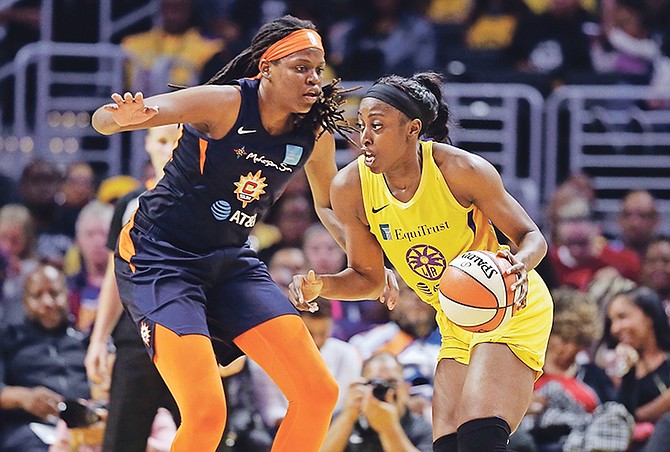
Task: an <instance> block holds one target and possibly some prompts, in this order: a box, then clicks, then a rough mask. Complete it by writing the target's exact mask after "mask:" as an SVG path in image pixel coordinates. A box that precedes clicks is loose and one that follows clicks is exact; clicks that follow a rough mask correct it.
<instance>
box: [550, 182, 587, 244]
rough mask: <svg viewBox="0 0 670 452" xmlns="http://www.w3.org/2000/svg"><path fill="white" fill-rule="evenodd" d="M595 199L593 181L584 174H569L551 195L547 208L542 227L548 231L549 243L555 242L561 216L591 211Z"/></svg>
mask: <svg viewBox="0 0 670 452" xmlns="http://www.w3.org/2000/svg"><path fill="white" fill-rule="evenodd" d="M595 199H596V191H595V188H594V187H593V181H592V180H591V178H590V177H589V176H587V175H586V174H584V173H574V174H571V175H570V176H569V177H568V178H567V179H566V180H565V181H563V182H562V183H561V184H560V185H559V186H558V187H556V189H555V190H554V192H553V193H552V194H551V198H550V199H549V203H548V206H547V213H546V217H547V218H546V221H547V223H546V224H545V225H544V226H545V228H546V229H549V235H550V238H551V240H550V242H555V241H556V225H557V224H558V220H559V218H560V217H562V216H573V213H571V212H568V211H569V210H572V209H576V210H577V211H578V212H583V211H584V210H583V209H592V208H593V204H594V202H595Z"/></svg>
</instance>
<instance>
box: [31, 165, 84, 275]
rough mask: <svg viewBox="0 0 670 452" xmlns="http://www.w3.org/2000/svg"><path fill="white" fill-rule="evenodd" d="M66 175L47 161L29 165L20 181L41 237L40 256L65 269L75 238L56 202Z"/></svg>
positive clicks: (38, 238) (37, 245) (38, 253)
mask: <svg viewBox="0 0 670 452" xmlns="http://www.w3.org/2000/svg"><path fill="white" fill-rule="evenodd" d="M62 184H63V174H62V173H61V171H60V170H59V169H58V167H57V166H56V165H55V164H54V163H52V162H49V161H47V160H43V159H40V158H38V159H35V160H33V161H31V162H30V163H28V164H27V165H26V166H25V168H24V169H23V172H22V173H21V178H20V179H19V196H20V199H21V203H22V204H23V205H25V206H26V207H27V208H28V210H29V211H30V214H31V216H32V220H33V224H34V226H35V233H36V236H37V243H36V245H35V246H36V254H37V256H38V258H40V259H46V260H49V261H51V262H53V263H55V264H57V265H61V264H62V263H63V260H64V256H65V253H66V251H67V250H68V248H69V247H70V246H71V245H72V240H73V237H72V236H69V235H68V231H67V229H66V228H65V227H64V223H63V209H62V206H60V205H59V204H58V203H57V202H56V197H57V195H58V193H60V191H61V187H62Z"/></svg>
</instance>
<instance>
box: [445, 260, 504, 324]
mask: <svg viewBox="0 0 670 452" xmlns="http://www.w3.org/2000/svg"><path fill="white" fill-rule="evenodd" d="M511 266H512V264H511V263H510V262H509V261H508V260H507V259H505V258H503V257H498V256H496V254H495V253H493V252H491V251H466V252H465V253H463V254H461V255H460V256H458V257H457V258H456V259H454V260H453V261H451V262H450V263H449V266H448V267H447V268H446V269H445V271H444V273H443V274H442V278H441V279H440V290H439V292H438V296H439V299H440V305H441V306H442V310H443V311H444V313H445V315H446V316H447V318H448V319H449V320H450V321H452V322H453V323H455V324H456V325H458V326H459V327H461V328H463V329H465V330H467V331H472V332H473V333H485V332H487V331H493V330H494V329H496V328H498V327H499V326H500V325H502V324H503V323H505V322H506V321H507V320H509V319H510V318H512V316H513V315H514V314H515V313H516V305H515V304H514V292H513V291H511V290H510V288H509V287H510V285H511V284H512V283H513V282H514V281H516V279H517V276H516V275H515V274H510V275H505V274H504V273H503V272H504V271H505V270H506V269H508V268H509V267H511Z"/></svg>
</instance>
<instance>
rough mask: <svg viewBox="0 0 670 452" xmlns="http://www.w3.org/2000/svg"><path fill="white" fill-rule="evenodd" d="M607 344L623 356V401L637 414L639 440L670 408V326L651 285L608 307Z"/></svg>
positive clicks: (623, 295)
mask: <svg viewBox="0 0 670 452" xmlns="http://www.w3.org/2000/svg"><path fill="white" fill-rule="evenodd" d="M605 339H606V342H607V343H608V344H609V345H610V346H611V347H614V346H616V348H615V351H616V353H617V355H618V356H619V357H620V358H621V359H620V360H619V366H618V369H617V370H618V375H617V376H618V377H620V378H621V384H620V386H619V400H620V401H621V402H622V403H623V404H624V405H625V406H626V408H627V409H628V411H629V412H630V413H631V414H633V415H634V416H635V421H636V424H637V430H638V432H646V434H644V435H640V434H638V436H637V438H636V439H637V440H638V442H640V441H644V440H645V439H646V436H648V435H649V432H650V430H651V429H649V428H647V429H645V428H644V427H643V424H644V423H651V424H654V423H655V422H656V421H658V420H659V419H660V418H661V417H662V416H663V415H664V414H665V413H667V412H668V407H669V406H670V391H668V390H667V389H668V387H670V326H668V317H667V316H666V314H665V311H664V310H663V304H662V302H661V299H660V297H659V296H658V294H656V293H655V292H654V291H653V290H651V289H649V288H647V287H638V288H635V289H632V290H629V291H626V292H622V293H620V294H619V295H617V296H615V297H614V298H613V299H612V301H611V302H610V304H609V306H608V308H607V318H606V321H605Z"/></svg>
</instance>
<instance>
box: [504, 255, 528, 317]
mask: <svg viewBox="0 0 670 452" xmlns="http://www.w3.org/2000/svg"><path fill="white" fill-rule="evenodd" d="M497 255H498V256H500V257H504V258H505V259H507V260H508V261H510V262H511V264H512V266H511V267H510V268H508V269H507V270H506V271H505V273H506V274H508V275H509V274H512V273H516V276H517V279H516V281H514V282H513V283H512V285H511V286H510V289H511V290H512V291H514V304H515V305H516V308H517V310H521V309H523V308H525V307H526V295H528V270H527V269H526V265H525V264H524V263H523V262H521V261H520V260H518V259H517V258H516V256H514V254H512V253H511V252H510V251H509V250H507V249H501V250H498V253H497Z"/></svg>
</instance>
